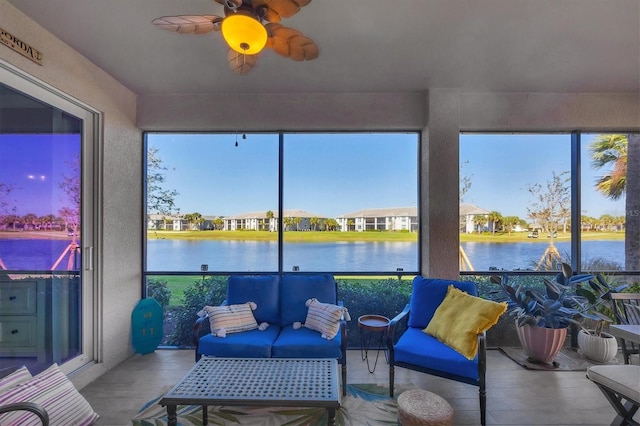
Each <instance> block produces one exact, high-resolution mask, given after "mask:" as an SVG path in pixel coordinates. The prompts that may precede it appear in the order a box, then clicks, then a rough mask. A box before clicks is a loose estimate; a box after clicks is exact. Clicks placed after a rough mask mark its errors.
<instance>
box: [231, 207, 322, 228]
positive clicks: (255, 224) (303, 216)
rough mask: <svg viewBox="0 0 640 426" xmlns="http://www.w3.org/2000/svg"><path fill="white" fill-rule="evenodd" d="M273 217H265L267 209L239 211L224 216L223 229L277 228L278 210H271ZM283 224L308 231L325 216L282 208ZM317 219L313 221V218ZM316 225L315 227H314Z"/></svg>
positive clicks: (286, 226)
mask: <svg viewBox="0 0 640 426" xmlns="http://www.w3.org/2000/svg"><path fill="white" fill-rule="evenodd" d="M272 213H273V217H267V211H261V212H249V213H241V214H238V215H235V216H227V217H224V218H223V219H224V227H223V229H224V230H225V231H235V230H239V229H248V230H253V231H271V232H276V231H277V230H278V212H277V211H272ZM282 213H283V219H282V221H283V224H284V226H285V228H286V230H289V231H310V230H312V229H317V225H318V224H319V223H320V222H323V221H325V220H326V219H327V218H326V217H322V216H318V215H316V214H313V213H309V212H307V211H305V210H284V211H283V212H282ZM314 218H315V219H318V223H315V221H314V220H313V219H314ZM314 227H316V228H314Z"/></svg>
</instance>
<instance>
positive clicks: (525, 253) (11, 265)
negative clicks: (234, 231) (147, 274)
mask: <svg viewBox="0 0 640 426" xmlns="http://www.w3.org/2000/svg"><path fill="white" fill-rule="evenodd" d="M68 244H69V241H61V240H27V239H16V240H10V239H2V240H0V259H2V260H3V262H4V264H5V265H6V266H7V268H8V269H10V270H21V269H22V270H47V269H49V268H50V267H51V265H53V263H54V262H55V261H56V259H57V258H58V256H60V254H61V253H62V251H64V249H65V248H66V246H67V245H68ZM462 247H463V249H464V251H465V253H466V254H467V256H468V257H469V259H470V261H471V263H472V265H473V267H474V269H475V270H477V271H487V270H489V268H492V267H494V268H497V269H507V270H513V269H533V268H534V267H535V265H536V264H537V263H538V261H539V260H540V258H541V256H542V254H543V253H544V251H545V249H546V248H547V247H548V242H545V241H539V242H522V243H463V244H462ZM556 247H557V248H558V250H559V252H560V254H561V255H563V257H567V258H568V253H569V252H570V243H569V242H564V241H563V242H556ZM417 253H418V246H417V243H409V242H403V243H399V242H376V243H369V242H359V243H320V244H310V243H285V246H284V250H283V254H284V260H283V269H284V270H285V271H291V270H292V268H293V267H294V266H298V267H299V268H300V271H303V272H304V271H307V272H312V271H331V272H341V271H344V272H360V271H379V272H382V271H388V272H395V271H396V269H397V268H403V270H404V271H417V270H418V254H417ZM582 258H583V262H586V261H590V260H594V259H604V260H607V261H609V262H615V263H617V264H619V265H620V266H622V265H623V264H624V241H584V242H583V243H582ZM201 264H207V265H208V268H209V271H211V272H215V271H225V272H226V271H248V272H250V271H277V269H278V244H277V242H263V241H218V240H215V241H214V240H209V241H207V240H205V241H203V240H198V241H195V240H149V241H148V244H147V270H148V271H177V272H194V271H200V265H201Z"/></svg>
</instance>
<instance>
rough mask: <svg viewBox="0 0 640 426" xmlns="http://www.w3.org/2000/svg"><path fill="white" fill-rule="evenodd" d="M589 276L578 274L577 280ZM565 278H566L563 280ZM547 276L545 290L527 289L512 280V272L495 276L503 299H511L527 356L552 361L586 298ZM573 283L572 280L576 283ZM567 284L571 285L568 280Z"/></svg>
mask: <svg viewBox="0 0 640 426" xmlns="http://www.w3.org/2000/svg"><path fill="white" fill-rule="evenodd" d="M585 279H588V278H587V276H584V277H576V278H574V281H573V282H577V281H579V280H585ZM560 280H562V279H560ZM557 281H558V278H557V279H556V282H554V281H552V280H549V279H546V278H543V283H544V288H545V291H544V292H543V291H539V290H535V289H525V288H524V287H523V284H520V285H518V286H517V287H515V286H513V285H511V284H510V283H509V277H508V275H506V274H504V275H502V277H497V276H492V277H491V282H493V283H495V284H498V285H499V286H500V288H501V297H500V299H501V300H503V301H506V302H507V312H508V314H509V315H511V316H513V317H514V318H515V322H516V331H517V333H518V338H519V339H520V343H521V344H522V347H523V348H524V350H525V352H526V354H527V356H528V357H529V358H530V359H532V360H534V361H538V362H542V363H549V362H552V361H553V359H554V358H555V357H556V355H557V354H558V352H560V349H562V346H563V344H564V342H565V339H566V337H567V328H568V326H569V324H571V323H572V321H573V320H574V318H575V317H578V316H580V314H581V307H582V305H581V303H580V302H582V303H584V302H583V300H582V299H580V298H579V297H578V296H576V295H575V294H574V292H573V289H572V287H571V285H566V284H562V283H559V282H557ZM573 282H572V283H573ZM567 284H569V282H568V280H567Z"/></svg>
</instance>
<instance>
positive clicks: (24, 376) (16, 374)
mask: <svg viewBox="0 0 640 426" xmlns="http://www.w3.org/2000/svg"><path fill="white" fill-rule="evenodd" d="M31 377H32V376H31V372H29V369H27V367H24V366H22V367H20V368H18V369H16V370H15V371H13V372H12V373H11V374H8V375H6V376H4V377H2V378H0V392H3V391H6V390H7V389H11V388H12V387H14V386H16V385H19V384H20V383H24V382H26V381H28V380H29V379H31Z"/></svg>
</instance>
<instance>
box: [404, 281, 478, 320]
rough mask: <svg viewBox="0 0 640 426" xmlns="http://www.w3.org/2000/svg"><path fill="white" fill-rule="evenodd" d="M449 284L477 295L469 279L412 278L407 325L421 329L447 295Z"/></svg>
mask: <svg viewBox="0 0 640 426" xmlns="http://www.w3.org/2000/svg"><path fill="white" fill-rule="evenodd" d="M449 285H453V286H454V287H456V288H458V289H460V290H462V291H464V292H465V293H467V294H470V295H471V296H477V295H478V289H477V288H476V285H475V284H474V283H473V282H471V281H450V280H442V279H433V278H424V277H421V276H417V277H415V278H414V279H413V286H412V289H411V299H410V300H409V304H410V308H411V312H410V313H409V320H408V323H407V324H408V326H409V327H418V328H420V329H423V328H425V327H426V326H427V324H429V322H430V321H431V318H433V314H434V313H435V312H436V309H438V306H440V303H442V301H443V300H444V298H445V296H446V295H447V290H448V289H449Z"/></svg>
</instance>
